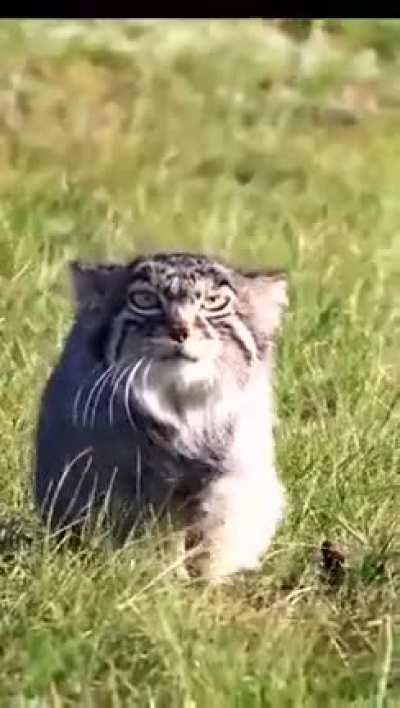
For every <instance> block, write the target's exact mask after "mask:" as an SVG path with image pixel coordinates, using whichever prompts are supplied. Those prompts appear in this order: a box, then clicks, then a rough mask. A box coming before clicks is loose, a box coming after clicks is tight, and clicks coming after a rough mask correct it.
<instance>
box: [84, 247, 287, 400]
mask: <svg viewBox="0 0 400 708" xmlns="http://www.w3.org/2000/svg"><path fill="white" fill-rule="evenodd" d="M73 276H74V285H75V293H76V298H77V303H78V310H79V311H80V316H81V317H82V318H83V319H85V320H86V321H89V320H90V319H91V320H92V321H93V322H94V321H98V322H99V323H100V322H101V328H102V331H103V333H104V341H103V346H102V348H101V351H102V356H103V357H104V359H105V363H106V364H107V365H120V366H122V365H124V364H126V365H127V366H128V365H129V364H130V363H131V364H132V365H133V364H134V363H135V362H139V361H142V366H143V367H145V368H146V370H147V372H148V374H149V376H150V380H151V381H152V382H153V386H154V387H157V386H162V387H163V388H168V387H172V388H174V389H175V392H176V394H183V393H184V391H185V390H189V389H191V390H192V394H193V393H194V392H195V390H196V389H198V390H199V391H201V390H206V389H212V388H213V387H215V386H219V385H220V383H221V381H223V380H224V379H228V378H229V379H231V380H232V379H233V380H235V381H236V382H237V383H238V385H244V383H245V382H246V380H247V379H248V376H249V373H250V371H251V368H252V366H253V365H254V364H255V362H257V361H259V360H260V359H263V358H264V357H265V355H266V352H267V350H268V347H269V344H270V342H271V340H272V338H273V336H274V334H275V332H276V331H277V329H278V327H279V324H280V320H281V313H282V310H283V309H284V307H285V306H286V302H287V293H286V278H285V276H284V274H283V273H247V274H246V273H240V272H238V271H237V270H235V269H233V268H229V267H228V266H225V265H223V264H222V263H220V262H217V261H215V260H212V259H209V258H207V257H206V256H197V255H192V254H187V253H161V254H156V255H153V256H149V257H140V258H138V259H136V260H135V261H134V262H133V263H131V264H129V265H127V266H94V267H91V266H83V265H82V264H78V263H75V264H74V265H73Z"/></svg>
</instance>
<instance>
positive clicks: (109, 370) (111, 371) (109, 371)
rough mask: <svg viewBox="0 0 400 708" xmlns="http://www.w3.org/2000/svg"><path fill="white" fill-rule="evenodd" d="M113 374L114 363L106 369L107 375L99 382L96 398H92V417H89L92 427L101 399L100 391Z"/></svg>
mask: <svg viewBox="0 0 400 708" xmlns="http://www.w3.org/2000/svg"><path fill="white" fill-rule="evenodd" d="M113 376H114V365H113V366H111V367H110V368H109V369H107V376H105V378H104V380H103V383H102V384H101V386H100V388H99V390H98V392H97V395H96V398H95V400H94V403H93V410H92V418H91V426H92V428H93V427H94V425H95V422H96V412H97V409H98V406H99V404H100V399H101V396H102V393H103V391H104V389H105V387H106V386H107V384H108V383H109V381H110V379H112V378H113Z"/></svg>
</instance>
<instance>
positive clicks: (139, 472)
mask: <svg viewBox="0 0 400 708" xmlns="http://www.w3.org/2000/svg"><path fill="white" fill-rule="evenodd" d="M141 499H142V453H141V451H140V447H139V445H138V446H137V448H136V501H137V502H139V503H140V502H141Z"/></svg>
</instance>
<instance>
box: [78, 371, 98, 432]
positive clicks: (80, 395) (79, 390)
mask: <svg viewBox="0 0 400 708" xmlns="http://www.w3.org/2000/svg"><path fill="white" fill-rule="evenodd" d="M100 368H101V364H96V366H94V367H93V369H91V371H90V372H89V374H88V376H86V377H85V379H84V381H83V382H82V383H81V385H80V386H79V388H78V390H77V392H76V394H75V397H74V402H73V405H72V422H73V425H75V426H77V425H78V420H79V416H78V412H79V403H80V402H81V398H82V393H83V391H84V388H85V386H86V384H87V382H88V381H89V379H90V377H91V376H92V375H93V374H94V372H95V371H96V369H100Z"/></svg>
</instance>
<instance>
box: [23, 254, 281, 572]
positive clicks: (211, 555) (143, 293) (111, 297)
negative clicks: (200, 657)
mask: <svg viewBox="0 0 400 708" xmlns="http://www.w3.org/2000/svg"><path fill="white" fill-rule="evenodd" d="M72 274H73V282H74V289H75V295H76V318H75V322H74V324H73V327H72V329H71V332H70V334H69V336H68V338H67V341H66V344H65V347H64V350H63V352H62V354H61V357H60V360H59V362H58V364H57V365H56V367H55V369H54V371H53V373H52V374H51V377H50V379H49V381H48V383H47V386H46V390H45V392H44V395H43V399H42V404H41V411H40V416H39V424H38V430H37V444H36V467H35V478H34V486H35V498H36V501H37V504H38V507H39V509H40V512H41V514H42V516H43V519H44V520H45V522H46V523H47V524H48V525H49V526H50V528H51V529H52V530H57V531H60V530H62V529H74V528H76V529H79V528H80V527H81V526H82V524H85V523H86V522H87V520H88V519H90V518H93V519H96V518H98V515H99V514H104V515H105V517H106V518H107V519H109V520H110V522H111V523H112V524H113V527H114V532H115V536H116V537H118V538H121V539H124V538H125V537H126V535H127V534H129V533H130V532H131V531H132V529H135V528H136V529H140V527H141V525H142V523H145V522H146V519H148V518H149V515H152V516H154V515H156V516H159V515H162V514H163V513H165V512H168V513H169V514H170V515H171V517H172V518H173V519H175V520H176V522H177V523H178V525H180V527H181V528H182V529H183V533H185V531H186V530H189V529H195V530H196V532H197V533H198V534H199V537H200V538H201V544H202V548H203V550H204V554H203V561H202V572H203V574H204V575H205V576H207V577H209V578H211V579H217V578H221V577H225V576H227V575H230V574H231V573H234V572H236V571H238V570H242V569H246V568H254V567H257V565H258V563H259V561H260V559H261V556H262V554H263V552H264V551H265V549H266V548H267V547H268V544H269V542H270V540H271V539H272V537H273V535H274V533H275V531H276V529H277V526H278V524H279V522H280V521H281V519H282V516H283V510H284V493H283V488H282V485H281V483H280V481H279V479H278V476H277V473H276V470H275V459H274V438H273V422H274V410H273V408H274V406H273V388H272V386H273V364H274V362H273V356H274V339H275V336H276V334H277V331H278V329H279V325H280V320H281V315H282V312H283V310H284V309H285V307H286V304H287V292H286V287H287V286H286V278H285V276H284V275H283V274H282V273H248V274H246V273H241V272H239V271H237V270H235V269H233V268H230V267H229V266H226V265H224V264H222V263H219V262H217V261H214V260H211V259H209V258H207V257H206V256H201V255H193V254H188V253H166V254H165V253H163V254H155V255H153V256H149V257H140V258H137V259H136V260H135V261H133V263H130V264H129V265H127V266H118V265H116V266H84V265H82V264H80V263H75V264H73V265H72Z"/></svg>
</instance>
